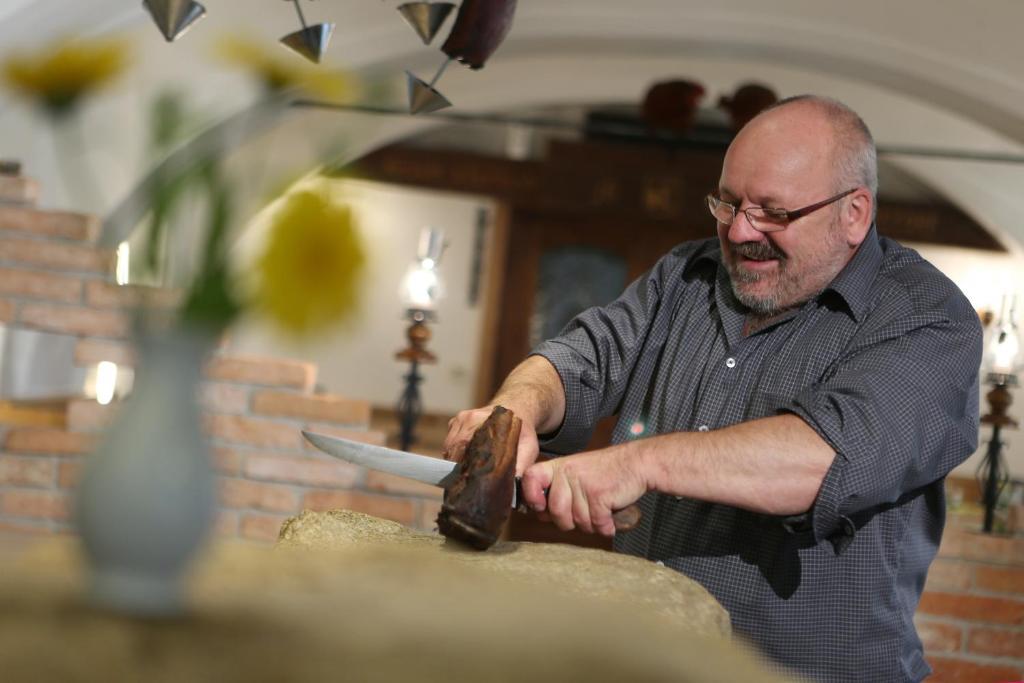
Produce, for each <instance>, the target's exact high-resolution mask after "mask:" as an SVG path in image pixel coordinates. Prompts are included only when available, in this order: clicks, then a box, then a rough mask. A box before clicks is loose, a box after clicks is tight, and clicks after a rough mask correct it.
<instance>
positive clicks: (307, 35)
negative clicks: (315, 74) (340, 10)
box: [281, 0, 334, 64]
mask: <svg viewBox="0 0 1024 683" xmlns="http://www.w3.org/2000/svg"><path fill="white" fill-rule="evenodd" d="M285 1H286V2H294V3H295V11H296V12H298V14H299V23H300V24H302V28H301V29H299V30H298V31H294V32H293V33H289V34H288V35H286V36H285V37H284V38H282V39H281V42H282V43H283V44H284V45H285V47H288V48H290V49H292V50H294V51H295V52H298V53H299V54H300V55H302V56H303V57H305V58H306V59H308V60H309V61H311V62H314V63H316V64H319V63H320V59H321V58H322V57H323V56H324V52H326V51H327V44H328V43H330V42H331V33H333V32H334V24H333V23H331V24H314V25H313V26H307V25H306V17H305V16H303V14H302V7H300V6H299V0H285Z"/></svg>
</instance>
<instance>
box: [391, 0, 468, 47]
mask: <svg viewBox="0 0 1024 683" xmlns="http://www.w3.org/2000/svg"><path fill="white" fill-rule="evenodd" d="M453 9H455V3H452V2H406V3H404V4H401V5H399V6H398V11H399V13H401V15H402V18H403V19H405V20H406V21H407V22H408V23H409V25H410V26H412V27H413V29H414V30H415V31H416V35H418V36H419V37H420V40H422V41H423V44H424V45H430V43H431V41H432V40H434V36H436V35H437V32H438V31H439V30H440V29H441V25H442V24H444V20H445V19H447V18H448V15H449V14H451V12H452V10H453Z"/></svg>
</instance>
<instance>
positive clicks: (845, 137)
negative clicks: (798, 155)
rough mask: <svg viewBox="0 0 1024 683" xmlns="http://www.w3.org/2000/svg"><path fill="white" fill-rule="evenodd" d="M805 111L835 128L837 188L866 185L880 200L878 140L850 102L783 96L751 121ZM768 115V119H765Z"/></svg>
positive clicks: (833, 135)
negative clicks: (847, 103) (876, 144)
mask: <svg viewBox="0 0 1024 683" xmlns="http://www.w3.org/2000/svg"><path fill="white" fill-rule="evenodd" d="M789 113H792V114H797V115H799V114H805V115H808V116H810V117H813V118H816V119H818V120H820V121H821V122H822V123H824V124H826V125H827V126H828V128H829V129H830V131H831V136H830V138H831V139H830V140H829V146H830V148H831V153H832V165H833V169H834V186H833V188H834V190H835V191H836V192H843V191H845V190H846V189H849V188H851V187H857V186H861V187H865V188H867V189H868V191H869V192H871V196H872V198H873V199H874V200H875V202H874V204H875V206H876V207H877V204H878V201H877V197H878V155H877V152H876V150H875V140H874V138H873V137H872V135H871V131H870V130H869V129H868V127H867V124H865V123H864V120H863V119H862V118H861V117H860V116H859V115H858V114H857V112H855V111H853V110H852V109H850V108H849V107H848V106H846V105H845V104H843V103H842V102H840V101H838V100H834V99H832V98H830V97H821V96H818V95H797V96H795V97H787V98H786V99H783V100H779V101H778V102H776V103H775V104H773V105H771V106H770V107H767V108H766V109H764V111H762V112H761V113H760V114H758V115H757V116H756V117H754V119H753V120H751V121H750V124H748V125H752V124H754V123H755V122H757V121H758V120H759V119H761V122H762V123H764V122H765V121H766V120H768V119H772V118H775V117H778V115H779V114H789ZM762 117H764V119H762Z"/></svg>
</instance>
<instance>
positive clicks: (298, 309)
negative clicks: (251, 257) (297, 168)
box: [255, 190, 365, 333]
mask: <svg viewBox="0 0 1024 683" xmlns="http://www.w3.org/2000/svg"><path fill="white" fill-rule="evenodd" d="M282 201H283V203H282V205H281V206H280V207H279V208H278V209H277V211H275V212H274V214H273V216H272V217H271V218H270V227H269V237H268V240H267V246H266V251H264V252H263V254H262V256H261V257H260V258H259V260H258V261H257V263H256V271H257V278H256V291H255V303H256V305H257V306H258V307H259V308H260V309H262V310H263V311H264V312H265V313H266V314H268V315H269V316H270V317H271V318H272V319H273V320H274V321H276V322H277V323H279V324H280V325H281V326H282V327H284V328H285V329H286V330H289V331H291V332H295V333H304V332H309V331H312V330H315V329H317V328H323V327H326V326H328V325H329V324H331V323H334V322H336V321H338V320H339V319H341V318H342V317H344V316H345V315H346V314H350V313H352V312H353V311H354V310H355V308H356V302H357V297H356V280H357V278H358V276H359V273H360V272H361V270H362V268H363V264H364V261H365V257H364V255H363V248H362V245H361V243H360V240H359V235H358V232H357V229H356V225H355V221H354V219H353V216H352V211H351V209H350V208H349V207H348V206H347V205H345V204H343V203H340V202H337V201H332V200H331V199H330V197H329V195H328V194H327V193H325V192H316V191H309V190H304V191H299V192H296V193H294V194H291V195H288V196H286V197H285V198H284V199H283V200H282Z"/></svg>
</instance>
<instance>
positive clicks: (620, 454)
mask: <svg viewBox="0 0 1024 683" xmlns="http://www.w3.org/2000/svg"><path fill="white" fill-rule="evenodd" d="M631 445H632V444H620V445H618V446H612V447H610V448H603V449H601V450H597V451H590V452H589V453H579V454H577V455H570V456H566V457H564V458H556V459H554V460H546V461H544V462H540V463H537V464H535V465H533V466H532V467H530V468H529V469H528V470H526V474H525V475H524V476H523V497H524V498H526V502H527V504H528V505H529V506H530V507H531V508H532V509H534V510H536V511H538V512H542V511H545V510H546V511H547V515H549V516H550V517H551V520H552V521H553V522H554V523H555V525H556V526H557V527H558V528H559V529H561V530H563V531H569V530H570V529H580V530H582V531H585V532H587V533H595V532H596V533H599V534H601V535H602V536H614V535H615V523H614V522H613V521H612V512H613V511H615V510H621V509H622V508H624V507H626V506H627V505H629V504H630V503H635V502H636V501H637V499H639V498H640V496H642V495H644V494H645V493H647V490H648V486H647V476H646V473H645V472H644V471H643V467H642V464H641V463H642V461H641V460H640V458H638V457H636V453H635V452H634V450H635V449H633V448H631V447H630V446H631ZM545 490H546V491H547V495H545Z"/></svg>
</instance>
